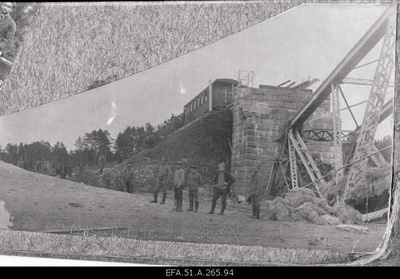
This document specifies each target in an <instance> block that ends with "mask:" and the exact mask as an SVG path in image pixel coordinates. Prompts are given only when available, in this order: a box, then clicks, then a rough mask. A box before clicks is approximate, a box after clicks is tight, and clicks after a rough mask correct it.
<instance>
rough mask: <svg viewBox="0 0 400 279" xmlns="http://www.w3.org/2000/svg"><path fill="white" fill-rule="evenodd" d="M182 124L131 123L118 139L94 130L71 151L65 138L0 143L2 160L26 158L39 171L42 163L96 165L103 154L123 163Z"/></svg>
mask: <svg viewBox="0 0 400 279" xmlns="http://www.w3.org/2000/svg"><path fill="white" fill-rule="evenodd" d="M171 119H172V120H174V119H175V117H174V116H172V117H171ZM182 125H183V122H182V123H177V122H176V121H171V120H169V121H164V125H158V127H157V129H156V128H154V127H153V125H151V124H150V123H149V122H148V123H146V124H145V125H144V126H141V127H134V126H128V127H127V128H126V129H125V130H124V131H122V132H120V133H118V136H117V138H116V139H113V138H112V137H111V136H110V133H109V132H108V131H107V130H102V129H98V130H93V131H92V132H86V133H84V134H83V135H82V136H79V137H78V139H77V140H76V141H75V143H74V147H75V149H72V150H70V151H68V150H67V148H66V146H65V144H64V143H63V142H62V141H57V142H56V143H55V144H54V145H51V144H50V143H49V142H48V141H44V140H41V141H35V142H32V143H30V144H23V143H20V144H14V143H8V144H7V145H6V146H5V147H4V148H2V147H1V146H0V160H3V161H5V162H8V163H11V164H14V165H17V164H18V161H20V160H23V161H24V164H25V167H24V168H26V169H28V170H35V166H36V164H38V162H41V163H43V162H50V163H52V164H56V165H61V164H64V165H68V166H74V167H83V168H84V167H89V166H96V165H98V161H99V158H100V156H101V155H103V156H105V157H106V160H107V162H115V161H117V162H118V163H121V162H122V161H123V160H125V159H127V158H129V157H131V156H133V155H135V154H137V153H139V152H141V151H143V150H146V149H151V148H153V147H154V146H156V145H157V144H159V143H160V142H161V141H162V140H163V139H164V138H165V137H167V136H168V135H169V134H171V133H173V132H174V131H175V130H177V129H178V128H180V127H181V126H182Z"/></svg>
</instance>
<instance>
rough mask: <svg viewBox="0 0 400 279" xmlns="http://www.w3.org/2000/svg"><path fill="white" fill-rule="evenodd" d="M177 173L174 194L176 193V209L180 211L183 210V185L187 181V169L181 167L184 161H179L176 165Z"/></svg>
mask: <svg viewBox="0 0 400 279" xmlns="http://www.w3.org/2000/svg"><path fill="white" fill-rule="evenodd" d="M175 167H176V168H175V175H174V194H175V201H176V204H175V210H176V211H178V212H181V211H182V202H183V198H182V194H183V187H184V183H185V171H184V170H183V169H182V168H181V167H182V162H181V161H178V162H176V165H175Z"/></svg>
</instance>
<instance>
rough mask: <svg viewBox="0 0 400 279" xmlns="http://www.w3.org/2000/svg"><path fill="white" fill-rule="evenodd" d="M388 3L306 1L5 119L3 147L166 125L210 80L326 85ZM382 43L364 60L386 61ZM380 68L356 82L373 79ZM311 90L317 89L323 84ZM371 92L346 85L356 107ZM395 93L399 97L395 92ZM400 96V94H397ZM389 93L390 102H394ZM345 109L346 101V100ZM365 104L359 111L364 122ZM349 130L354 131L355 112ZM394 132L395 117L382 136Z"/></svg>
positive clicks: (0, 127) (366, 70) (365, 71)
mask: <svg viewBox="0 0 400 279" xmlns="http://www.w3.org/2000/svg"><path fill="white" fill-rule="evenodd" d="M386 7H387V5H383V4H332V3H331V4H303V5H301V6H298V7H296V8H294V9H292V10H289V11H287V12H285V13H283V14H281V15H279V16H277V17H274V18H272V19H268V20H266V21H263V22H261V23H259V24H257V25H255V26H253V27H250V28H248V29H246V30H243V31H241V32H238V33H236V34H234V35H232V36H229V37H227V38H224V39H222V40H220V41H217V42H215V43H213V44H210V45H208V46H206V47H204V48H202V49H200V50H197V51H194V52H191V53H189V54H186V55H183V56H181V57H179V58H176V59H174V60H171V61H169V62H167V63H164V64H162V65H159V66H157V67H154V68H152V69H149V70H147V71H144V72H141V73H138V74H135V75H133V76H130V77H128V78H125V79H121V80H119V81H116V82H113V83H111V84H107V85H105V86H102V87H99V88H96V89H93V90H91V91H87V92H85V93H82V94H78V95H75V96H73V97H69V98H66V99H63V100H59V101H57V102H53V103H48V104H45V105H42V106H39V107H36V108H32V109H28V110H25V111H21V112H17V113H14V114H10V115H6V116H2V117H0V131H1V132H0V145H1V146H2V147H3V148H4V147H5V145H6V144H7V143H10V142H11V143H20V142H22V143H31V142H33V141H40V140H45V141H49V142H50V143H51V144H54V143H55V142H56V141H62V142H64V144H65V145H66V146H67V148H68V149H73V148H74V146H73V144H74V142H75V140H76V139H77V138H78V137H79V136H82V135H83V134H84V133H85V132H91V131H92V130H94V129H99V128H101V129H106V130H108V131H109V132H110V133H111V136H112V137H113V138H116V136H117V134H118V132H122V131H123V130H124V129H125V128H126V127H127V126H141V125H144V124H145V123H146V122H150V123H151V124H152V125H153V126H157V125H158V124H161V123H162V122H163V121H164V120H166V119H168V118H169V117H170V116H171V114H175V115H177V114H180V113H182V112H183V106H184V105H185V104H186V103H187V102H189V101H190V100H191V99H192V98H193V97H194V96H196V95H197V94H198V93H199V92H200V91H201V90H202V89H204V88H205V87H206V86H207V85H208V81H209V80H210V79H212V80H215V79H218V78H233V79H237V78H238V73H239V69H242V70H252V71H254V86H255V87H258V85H259V84H268V85H278V84H280V83H282V82H284V81H286V80H288V79H291V80H292V81H296V82H297V83H300V82H301V81H303V80H305V79H307V78H308V77H311V78H318V79H319V80H320V81H321V82H322V81H323V80H324V79H325V78H326V77H327V76H328V75H329V74H330V73H331V71H332V70H333V69H334V68H335V66H336V65H337V64H338V63H339V62H340V61H341V60H342V59H343V57H344V56H345V55H346V54H347V52H348V51H349V50H350V49H351V48H352V47H353V46H354V45H355V44H356V43H357V41H358V40H359V39H360V38H361V37H362V36H363V34H364V33H365V32H366V31H367V30H368V28H369V27H370V26H371V25H372V24H373V22H374V21H375V20H376V19H377V18H378V17H379V16H380V15H381V13H382V12H383V11H384V10H385V8H386ZM379 51H380V44H378V45H377V47H375V49H374V50H373V51H371V52H370V53H369V54H368V55H367V57H366V58H365V59H364V60H363V61H362V62H361V63H360V64H362V63H364V62H369V61H372V60H375V59H377V58H378V57H379ZM375 66H376V63H375V64H372V65H371V66H367V67H363V68H361V69H359V70H355V71H354V72H352V73H351V74H350V75H349V77H355V78H364V79H373V76H374V72H375ZM321 82H319V83H317V84H314V85H313V86H312V87H311V88H312V89H314V90H315V89H316V88H317V87H318V86H319V84H320V83H321ZM369 90H370V87H366V86H351V85H343V91H344V93H345V95H346V97H347V100H348V102H349V103H350V104H355V103H358V102H361V101H364V100H367V98H368V95H369ZM389 92H393V89H390V90H389ZM389 95H391V96H393V93H391V94H389ZM389 98H390V97H389V96H388V97H387V100H389ZM343 106H344V103H343ZM364 110H365V105H364V106H359V107H357V108H355V109H354V112H355V114H356V117H357V120H358V122H359V124H361V122H362V118H363V116H364ZM342 119H343V127H342V128H343V129H354V127H355V126H354V124H353V122H352V120H351V118H350V115H349V114H348V113H347V112H344V113H343V114H342ZM391 133H392V124H391V119H390V118H389V119H388V120H387V121H385V122H383V123H382V125H380V127H379V131H378V133H377V136H378V138H382V137H383V136H384V135H389V134H391Z"/></svg>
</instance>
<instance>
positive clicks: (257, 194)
mask: <svg viewBox="0 0 400 279" xmlns="http://www.w3.org/2000/svg"><path fill="white" fill-rule="evenodd" d="M262 183H263V180H262V179H261V172H260V166H259V165H258V166H257V170H256V171H255V172H254V174H253V175H252V176H251V178H250V203H251V211H252V215H251V216H250V218H256V219H260V204H261V202H262V199H263V192H264V188H263V184H262Z"/></svg>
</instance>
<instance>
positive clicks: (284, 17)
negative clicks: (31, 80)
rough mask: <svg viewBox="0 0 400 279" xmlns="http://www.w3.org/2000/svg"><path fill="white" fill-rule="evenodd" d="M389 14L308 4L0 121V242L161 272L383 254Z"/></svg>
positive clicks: (389, 147) (392, 42)
mask: <svg viewBox="0 0 400 279" xmlns="http://www.w3.org/2000/svg"><path fill="white" fill-rule="evenodd" d="M176 5H189V3H185V4H183V3H181V4H176ZM197 5H200V4H197ZM202 5H203V4H202ZM204 5H208V4H204ZM221 5H222V4H221ZM227 5H229V4H227ZM231 5H233V4H231ZM242 5H245V3H242ZM95 7H96V6H94V7H93V9H95ZM155 7H156V6H155ZM166 7H167V6H166ZM121 8H123V6H121ZM161 10H162V8H161ZM1 20H2V19H0V28H1ZM177 20H178V19H177ZM396 20H397V19H396V5H390V4H365V3H364V4H353V3H340V4H339V3H313V4H310V3H309V4H301V5H298V6H296V7H294V8H291V9H289V10H288V11H285V12H284V13H282V14H279V15H276V16H274V17H271V18H268V19H266V20H263V21H261V22H259V23H257V24H254V25H252V26H250V27H247V28H245V29H243V30H241V31H239V32H236V33H234V34H232V35H230V36H227V37H224V38H222V39H219V40H217V41H215V42H213V43H210V44H208V45H206V46H203V47H201V48H199V49H197V50H195V51H192V52H189V53H186V54H184V55H181V56H179V57H176V58H174V59H172V60H170V61H168V62H166V63H162V64H160V65H158V66H155V67H153V68H150V69H148V70H145V71H142V72H139V73H136V74H133V75H131V76H128V77H126V78H122V79H119V80H116V81H113V82H110V83H107V84H105V85H101V86H99V87H97V88H94V89H91V90H88V91H85V92H83V93H80V94H76V95H74V96H70V97H67V98H63V99H59V100H57V101H54V102H50V103H47V104H43V105H40V106H36V107H32V108H29V109H26V110H22V111H18V112H15V113H11V114H8V115H3V116H1V117H0V238H1V239H2V240H1V241H0V249H1V251H3V252H2V253H3V254H4V255H5V256H11V255H12V256H34V257H35V256H40V254H41V253H46V254H50V255H54V256H53V257H54V258H57V257H60V256H61V257H62V258H63V259H67V260H73V259H75V260H82V261H97V262H99V264H101V262H104V263H106V262H108V263H109V264H111V262H114V263H115V264H118V263H126V264H132V263H136V264H137V263H139V264H143V265H163V266H164V265H204V264H217V265H225V266H226V265H245V266H255V265H261V266H270V265H274V266H275V265H354V264H356V263H357V261H359V260H360V259H365V258H367V257H373V256H374V255H376V254H377V253H380V252H381V251H383V250H382V249H384V241H383V240H384V236H385V233H386V230H387V226H388V220H389V207H390V198H391V187H392V161H393V138H394V134H393V131H394V118H393V106H394V78H395V49H396ZM0 47H1V46H0ZM49 47H53V46H49ZM21 48H22V49H23V48H24V45H22V46H21ZM76 59H79V57H77V56H76ZM16 63H18V60H16ZM0 66H1V65H0ZM75 74H76V75H84V74H85V68H84V65H82V69H80V72H77V73H75ZM5 82H6V83H7V80H5ZM55 82H56V81H55ZM21 84H22V85H21V86H24V85H23V83H21ZM0 94H1V91H0ZM221 166H222V167H221ZM28 240H29V241H28ZM43 249H44V250H43ZM46 249H48V250H46ZM19 251H29V253H28V254H23V253H21V252H19ZM76 251H79V252H78V254H76V253H77V252H76ZM83 263H88V262H83ZM51 264H52V265H57V263H51ZM66 264H67V265H69V264H70V262H68V261H67V262H66ZM71 264H72V263H71ZM0 265H1V264H0ZM89 265H90V264H89Z"/></svg>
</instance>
